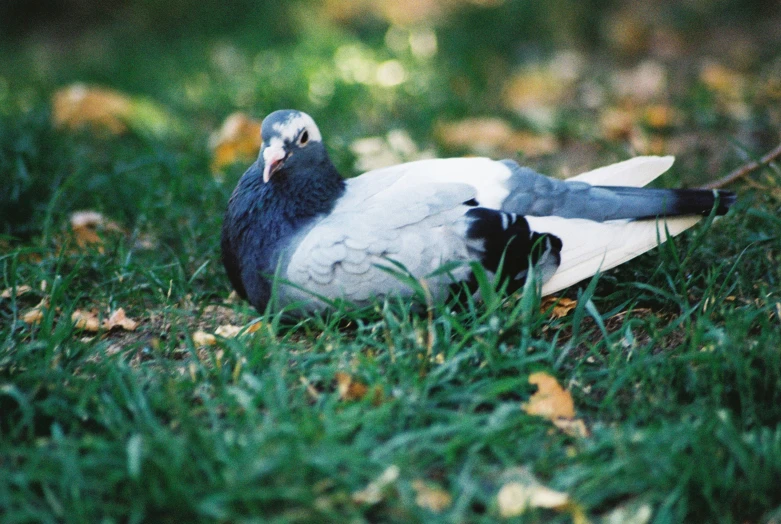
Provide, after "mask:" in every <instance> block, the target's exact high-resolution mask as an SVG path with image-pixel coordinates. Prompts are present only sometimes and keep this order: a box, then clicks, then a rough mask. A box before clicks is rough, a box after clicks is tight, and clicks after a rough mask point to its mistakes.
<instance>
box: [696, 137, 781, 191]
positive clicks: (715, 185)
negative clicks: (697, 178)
mask: <svg viewBox="0 0 781 524" xmlns="http://www.w3.org/2000/svg"><path fill="white" fill-rule="evenodd" d="M778 157H781V144H779V145H778V146H776V148H775V149H773V150H772V151H770V152H769V153H767V154H765V156H763V157H762V158H760V159H759V160H758V161H753V162H749V163H748V164H744V165H742V166H740V167H739V168H737V169H736V170H735V171H733V172H732V173H730V174H729V175H727V176H725V177H723V178H720V179H718V180H716V181H714V182H710V183H709V184H705V185H704V186H700V187H701V188H702V189H719V188H722V187H724V186H726V185H728V184H731V183H733V182H734V181H735V180H738V179H739V178H743V177H744V176H746V175H748V174H749V173H753V172H754V171H756V170H757V169H759V168H761V167H765V166H766V165H768V164H769V163H770V162H772V161H773V160H775V159H776V158H778Z"/></svg>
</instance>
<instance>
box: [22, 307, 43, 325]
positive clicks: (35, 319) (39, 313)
mask: <svg viewBox="0 0 781 524" xmlns="http://www.w3.org/2000/svg"><path fill="white" fill-rule="evenodd" d="M41 320H43V310H42V309H41V307H39V306H35V307H34V308H32V309H28V310H27V311H26V312H25V314H24V315H22V321H23V322H24V323H25V324H40V323H41Z"/></svg>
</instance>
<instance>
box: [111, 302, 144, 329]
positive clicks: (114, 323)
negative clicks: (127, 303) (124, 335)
mask: <svg viewBox="0 0 781 524" xmlns="http://www.w3.org/2000/svg"><path fill="white" fill-rule="evenodd" d="M136 327H138V322H136V321H135V320H132V319H130V318H128V317H127V316H126V315H125V310H124V308H119V309H117V310H116V311H114V312H113V313H112V314H111V315H110V316H109V317H108V318H107V319H105V320H104V321H103V328H104V329H107V330H112V329H114V328H120V329H124V330H125V331H135V329H136Z"/></svg>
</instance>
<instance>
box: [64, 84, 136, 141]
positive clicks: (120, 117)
mask: <svg viewBox="0 0 781 524" xmlns="http://www.w3.org/2000/svg"><path fill="white" fill-rule="evenodd" d="M52 105H53V108H52V119H53V120H54V125H55V126H57V127H64V128H68V129H78V128H81V127H100V128H103V129H105V130H108V131H109V132H111V133H114V134H120V133H124V132H125V131H127V121H128V118H129V117H130V115H131V112H132V108H133V103H132V101H131V100H130V98H129V97H128V96H126V95H123V94H121V93H119V92H117V91H113V90H110V89H103V88H98V87H88V86H86V85H85V84H73V85H70V86H68V87H64V88H62V89H60V90H58V91H57V92H55V93H54V96H53V97H52Z"/></svg>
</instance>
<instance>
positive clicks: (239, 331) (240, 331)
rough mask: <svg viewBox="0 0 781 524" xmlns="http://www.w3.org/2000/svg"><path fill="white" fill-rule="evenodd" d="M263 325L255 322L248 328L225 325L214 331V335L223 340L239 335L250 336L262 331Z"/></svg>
mask: <svg viewBox="0 0 781 524" xmlns="http://www.w3.org/2000/svg"><path fill="white" fill-rule="evenodd" d="M261 325H262V324H261V323H260V322H253V323H251V324H249V325H247V326H246V327H242V326H234V325H233V324H223V325H222V326H220V327H218V328H217V329H216V330H215V331H214V334H215V335H217V336H220V337H223V338H236V337H237V336H239V335H250V334H252V333H255V332H256V331H257V330H259V329H260V326H261Z"/></svg>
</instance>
